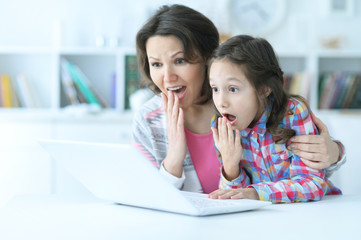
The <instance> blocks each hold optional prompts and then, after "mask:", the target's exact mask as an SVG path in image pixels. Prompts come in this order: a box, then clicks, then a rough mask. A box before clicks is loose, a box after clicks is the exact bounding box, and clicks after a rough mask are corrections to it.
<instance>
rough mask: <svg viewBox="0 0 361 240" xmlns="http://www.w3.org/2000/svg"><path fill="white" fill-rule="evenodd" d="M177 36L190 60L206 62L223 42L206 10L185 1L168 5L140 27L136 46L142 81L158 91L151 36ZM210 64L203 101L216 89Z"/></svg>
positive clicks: (155, 91) (209, 97) (203, 86)
mask: <svg viewBox="0 0 361 240" xmlns="http://www.w3.org/2000/svg"><path fill="white" fill-rule="evenodd" d="M156 35H159V36H174V37H176V38H178V39H179V40H180V41H181V42H182V44H183V47H184V55H185V56H184V57H185V59H186V60H187V61H188V62H196V61H199V59H200V58H201V61H203V62H204V63H205V64H206V63H207V62H208V60H209V59H210V57H211V56H212V52H213V51H214V50H215V49H216V48H217V47H218V45H219V34H218V31H217V28H216V27H215V26H214V24H213V23H212V21H211V20H209V19H208V18H207V17H205V16H204V15H203V14H201V13H199V12H197V11H195V10H193V9H191V8H189V7H186V6H183V5H177V4H174V5H170V6H167V5H164V6H162V7H160V8H159V9H158V11H157V12H156V13H155V14H154V15H153V16H152V17H151V18H150V19H149V20H148V22H147V23H146V24H145V25H144V26H143V27H142V28H141V29H140V30H139V31H138V33H137V37H136V49H137V59H138V65H139V70H140V72H141V74H142V81H141V85H143V86H146V87H148V88H149V89H151V90H152V91H153V92H154V93H156V94H157V93H160V89H159V88H158V87H157V86H156V85H155V84H154V83H153V81H152V79H151V77H150V70H149V62H148V57H147V52H146V48H145V47H146V43H147V40H148V39H149V38H150V37H152V36H156ZM207 72H208V71H207V68H206V72H205V76H206V77H205V79H204V81H203V85H202V92H201V101H200V104H203V103H206V102H208V101H209V100H210V99H211V98H212V91H211V88H210V86H209V83H208V74H207Z"/></svg>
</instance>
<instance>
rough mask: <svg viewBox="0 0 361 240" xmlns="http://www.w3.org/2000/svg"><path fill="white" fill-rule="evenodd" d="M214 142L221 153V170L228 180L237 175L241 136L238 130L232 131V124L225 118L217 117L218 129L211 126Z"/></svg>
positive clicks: (240, 153) (240, 152)
mask: <svg viewBox="0 0 361 240" xmlns="http://www.w3.org/2000/svg"><path fill="white" fill-rule="evenodd" d="M212 131H213V137H214V143H215V145H216V147H217V148H218V151H219V152H220V153H221V157H222V162H223V172H224V174H225V177H226V178H227V179H228V180H233V179H235V178H237V177H238V176H239V172H240V170H239V162H240V160H241V157H242V150H243V149H242V145H241V136H240V132H239V130H236V131H235V134H234V133H233V129H232V126H231V125H230V124H229V123H228V122H227V120H226V119H225V118H218V129H216V128H212Z"/></svg>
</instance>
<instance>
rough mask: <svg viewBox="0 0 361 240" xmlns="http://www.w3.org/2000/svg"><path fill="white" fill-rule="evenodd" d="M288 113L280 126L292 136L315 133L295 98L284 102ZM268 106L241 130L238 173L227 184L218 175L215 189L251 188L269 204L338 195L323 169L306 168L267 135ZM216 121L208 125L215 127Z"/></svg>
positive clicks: (284, 147) (314, 128)
mask: <svg viewBox="0 0 361 240" xmlns="http://www.w3.org/2000/svg"><path fill="white" fill-rule="evenodd" d="M288 107H289V109H291V110H292V113H287V115H286V116H285V117H284V118H283V120H282V122H281V124H280V127H282V128H289V129H293V130H295V131H296V135H306V134H310V135H312V134H317V128H316V127H315V124H314V123H313V121H312V118H311V115H310V112H309V110H308V108H307V107H306V105H305V104H304V103H302V102H300V101H298V100H296V99H293V98H292V99H290V100H289V101H288ZM270 109H271V106H268V108H267V110H266V111H265V113H264V114H263V115H262V117H261V118H260V120H259V121H258V123H257V124H256V125H255V126H254V127H253V128H247V129H244V130H243V131H241V136H242V140H241V141H242V147H243V157H242V160H241V162H240V169H241V174H240V176H239V177H238V178H236V179H234V180H232V181H228V180H227V179H226V178H225V177H224V176H223V174H222V177H221V179H220V184H219V187H220V188H223V189H229V188H244V187H253V188H254V189H256V190H257V192H258V195H259V198H260V200H264V201H271V202H273V203H281V202H283V203H290V202H305V201H310V200H320V199H321V198H322V197H323V196H324V195H326V194H341V191H340V190H339V189H338V188H336V187H335V186H334V185H333V184H332V183H331V182H330V181H328V180H327V179H326V176H325V171H324V170H315V169H312V168H309V167H307V166H306V165H305V164H304V163H303V162H302V160H301V158H300V157H299V156H297V155H294V154H293V153H292V152H291V151H288V149H287V146H286V144H277V143H276V142H275V141H274V138H273V136H272V135H271V134H270V133H269V132H267V129H266V122H267V116H268V115H269V112H270ZM216 122H217V121H216V118H215V117H214V118H213V119H212V126H216Z"/></svg>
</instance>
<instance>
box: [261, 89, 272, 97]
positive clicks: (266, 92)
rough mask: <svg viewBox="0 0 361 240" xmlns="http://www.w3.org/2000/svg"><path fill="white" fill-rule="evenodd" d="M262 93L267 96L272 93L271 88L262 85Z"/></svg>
mask: <svg viewBox="0 0 361 240" xmlns="http://www.w3.org/2000/svg"><path fill="white" fill-rule="evenodd" d="M262 93H263V94H264V97H268V96H269V95H270V94H271V93H272V89H271V88H270V87H264V88H263V91H262Z"/></svg>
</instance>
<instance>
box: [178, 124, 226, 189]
mask: <svg viewBox="0 0 361 240" xmlns="http://www.w3.org/2000/svg"><path fill="white" fill-rule="evenodd" d="M184 130H185V134H186V140H187V146H188V150H189V154H190V155H191V159H192V162H193V165H194V168H195V170H196V172H197V175H198V179H199V181H200V183H201V185H202V188H203V192H204V193H211V192H213V191H214V190H216V189H218V184H219V178H220V163H219V161H218V157H217V153H216V150H215V148H214V142H213V135H212V132H210V133H208V134H203V135H199V134H195V133H192V132H191V131H189V130H188V129H186V128H184Z"/></svg>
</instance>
